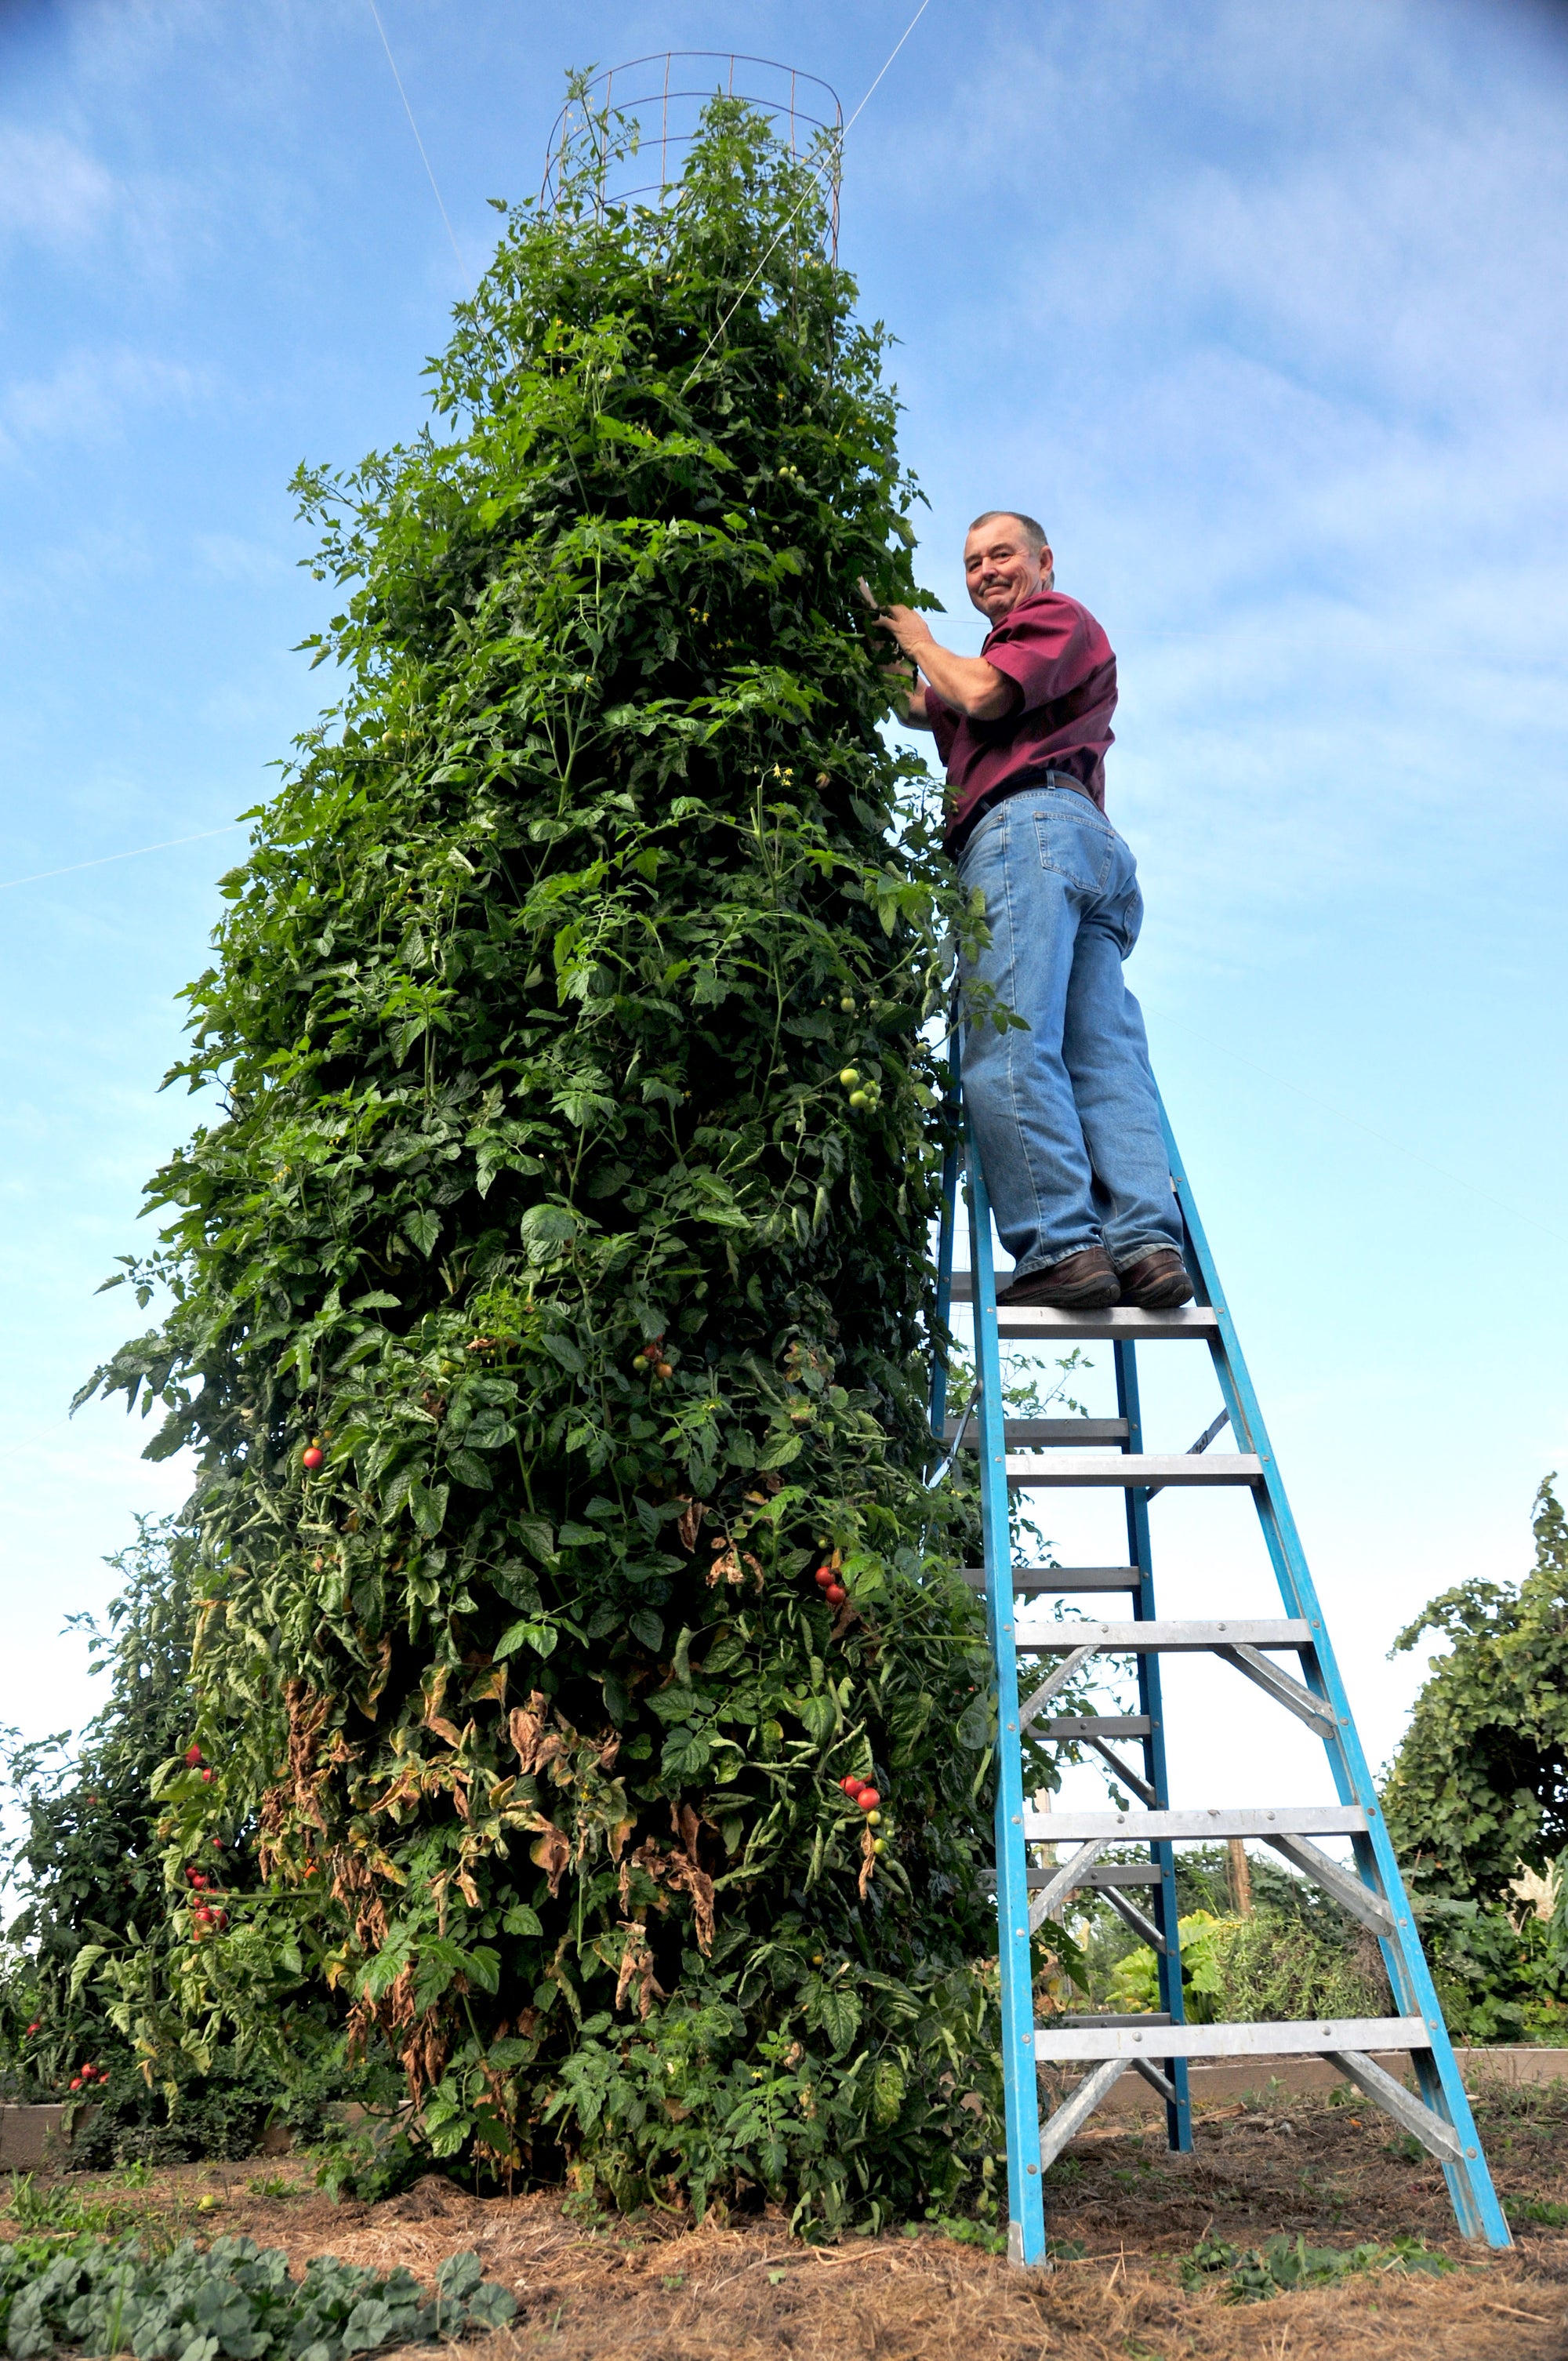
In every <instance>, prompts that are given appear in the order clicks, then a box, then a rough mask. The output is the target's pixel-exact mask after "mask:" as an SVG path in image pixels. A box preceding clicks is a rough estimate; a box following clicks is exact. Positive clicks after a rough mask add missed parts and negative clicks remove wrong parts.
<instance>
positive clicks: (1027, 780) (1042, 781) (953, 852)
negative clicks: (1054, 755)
mask: <svg viewBox="0 0 1568 2361" xmlns="http://www.w3.org/2000/svg"><path fill="white" fill-rule="evenodd" d="M1026 787H1071V789H1072V790H1073V792H1074V794H1075V795H1080V796H1088V797H1089V800H1090V802H1091V803H1093V802H1094V792H1093V789H1092V788H1091V787H1086V786H1085V785H1084V784H1083V781H1082V780H1081V779H1075V778H1074V777H1073V775H1072V773H1071V772H1070V771H1037V772H1029V773H1025V776H1024V777H1023V778H1021V779H1009V780H1008V782H1007V784H1006V785H1005V786H1003V787H997V788H995V789H993V791H992V793H991V794H990V795H988V796H981V800H980V802H979V803H978V804H976V806H975V807H974V809H973V810H972V811H971V812H969V813H967V814H966V815H965V818H964V825H963V833H962V835H961V836H957V837H949V838H948V840H947V844H946V847H945V850H946V851H947V853H948V858H949V860H952V861H956V860H957V859H958V857H959V853H960V852H962V851H963V849H964V847H965V845H966V844H967V843H968V842H969V840H970V837H971V836H972V835H973V834H974V832H975V829H977V828H978V827H979V826H980V824H981V820H982V819H984V818H986V817H987V815H988V814H989V813H991V812H993V811H994V810H995V809H996V807H997V806H998V805H999V804H1004V803H1007V802H1009V801H1010V800H1011V799H1012V797H1013V796H1021V795H1022V794H1023V793H1024V791H1025V788H1026ZM1095 808H1096V810H1098V809H1099V807H1098V805H1096V806H1095Z"/></svg>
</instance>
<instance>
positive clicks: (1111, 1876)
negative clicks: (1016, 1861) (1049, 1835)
mask: <svg viewBox="0 0 1568 2361" xmlns="http://www.w3.org/2000/svg"><path fill="white" fill-rule="evenodd" d="M1059 1874H1060V1872H1059V1871H1058V1870H1055V1869H1032V1870H1030V1872H1029V1873H1028V1883H1029V1891H1030V1893H1031V1894H1043V1893H1044V1891H1045V1889H1046V1887H1047V1885H1049V1884H1050V1883H1051V1882H1052V1880H1053V1879H1054V1878H1056V1877H1058V1875H1059ZM1159 1880H1160V1872H1159V1871H1158V1870H1157V1868H1156V1867H1155V1866H1154V1865H1153V1863H1152V1862H1149V1861H1094V1862H1092V1863H1091V1866H1090V1867H1089V1868H1087V1869H1086V1870H1085V1871H1084V1872H1083V1874H1082V1875H1081V1877H1075V1878H1074V1879H1073V1881H1072V1886H1073V1892H1074V1893H1075V1894H1081V1893H1083V1892H1084V1891H1085V1889H1086V1888H1089V1887H1092V1888H1093V1889H1094V1891H1095V1892H1096V1893H1105V1892H1106V1891H1108V1890H1109V1889H1110V1888H1111V1887H1112V1886H1124V1885H1157V1884H1158V1883H1159ZM980 1882H981V1884H982V1885H987V1886H992V1887H994V1885H995V1883H996V1872H995V1871H994V1870H993V1869H986V1870H982V1871H981V1877H980Z"/></svg>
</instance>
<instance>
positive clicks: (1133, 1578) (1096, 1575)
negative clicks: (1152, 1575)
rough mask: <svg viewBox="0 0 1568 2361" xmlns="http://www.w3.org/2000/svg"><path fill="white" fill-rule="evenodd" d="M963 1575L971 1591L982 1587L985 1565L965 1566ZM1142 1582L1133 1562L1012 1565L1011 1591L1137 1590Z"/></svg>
mask: <svg viewBox="0 0 1568 2361" xmlns="http://www.w3.org/2000/svg"><path fill="white" fill-rule="evenodd" d="M963 1578H964V1580H965V1581H966V1582H967V1583H968V1585H969V1587H970V1589H971V1590H983V1589H984V1588H985V1568H984V1566H982V1565H966V1566H965V1567H964V1569H963ZM1142 1581H1143V1576H1142V1575H1141V1574H1140V1573H1139V1572H1138V1569H1137V1567H1136V1566H1135V1565H1015V1566H1014V1569H1013V1587H1014V1591H1033V1590H1052V1591H1062V1592H1064V1593H1065V1592H1067V1591H1069V1590H1136V1589H1137V1588H1138V1587H1139V1586H1140V1585H1141V1583H1142Z"/></svg>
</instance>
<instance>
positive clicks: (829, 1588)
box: [812, 1565, 850, 1607]
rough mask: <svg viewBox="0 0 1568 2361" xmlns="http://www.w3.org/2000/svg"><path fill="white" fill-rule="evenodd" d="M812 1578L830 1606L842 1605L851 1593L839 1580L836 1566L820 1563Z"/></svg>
mask: <svg viewBox="0 0 1568 2361" xmlns="http://www.w3.org/2000/svg"><path fill="white" fill-rule="evenodd" d="M812 1579H813V1580H814V1581H815V1583H816V1585H817V1589H818V1590H819V1591H820V1592H821V1593H822V1596H823V1598H825V1599H826V1600H827V1601H828V1606H829V1607H842V1605H843V1604H844V1601H845V1599H846V1598H848V1597H849V1595H850V1594H849V1592H848V1591H847V1590H846V1589H845V1587H844V1586H843V1584H842V1583H841V1582H840V1581H839V1573H838V1568H837V1567H836V1566H831V1565H819V1566H818V1567H817V1572H816V1574H815V1575H814V1576H813V1577H812Z"/></svg>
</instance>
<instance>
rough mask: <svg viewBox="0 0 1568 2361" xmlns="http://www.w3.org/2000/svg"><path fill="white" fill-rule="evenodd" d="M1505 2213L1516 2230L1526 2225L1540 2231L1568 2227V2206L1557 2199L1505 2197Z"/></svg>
mask: <svg viewBox="0 0 1568 2361" xmlns="http://www.w3.org/2000/svg"><path fill="white" fill-rule="evenodd" d="M1503 2212H1504V2213H1506V2214H1507V2216H1508V2221H1509V2223H1510V2224H1512V2226H1513V2227H1514V2228H1515V2229H1518V2228H1519V2225H1520V2224H1525V2223H1528V2224H1530V2225H1531V2226H1532V2227H1534V2228H1536V2229H1540V2230H1561V2229H1563V2228H1564V2227H1565V2226H1568V2205H1564V2204H1563V2203H1562V2202H1561V2201H1560V2200H1559V2199H1557V2198H1555V2197H1505V2198H1504V2200H1503Z"/></svg>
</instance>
